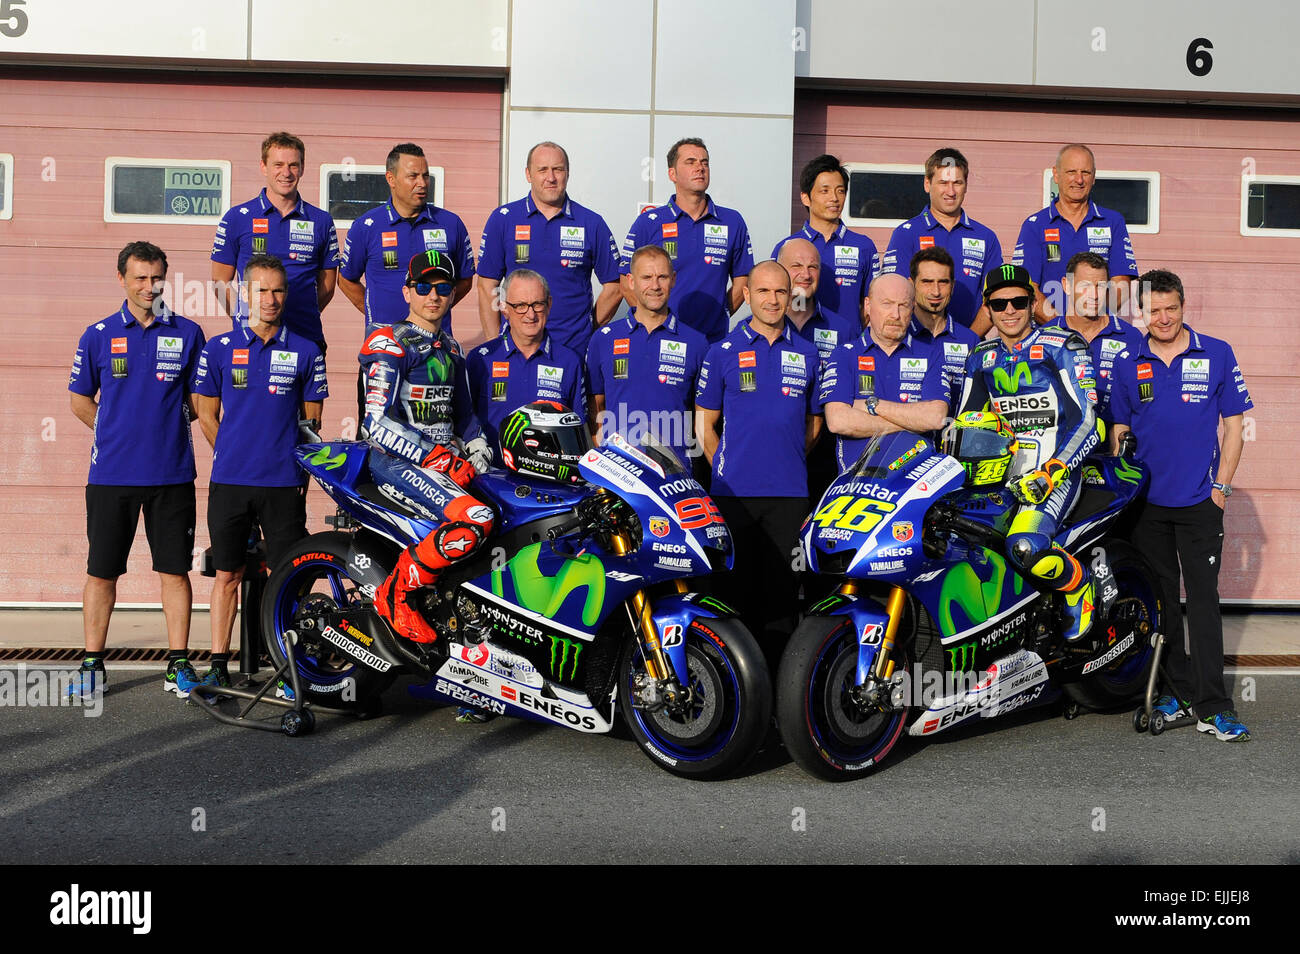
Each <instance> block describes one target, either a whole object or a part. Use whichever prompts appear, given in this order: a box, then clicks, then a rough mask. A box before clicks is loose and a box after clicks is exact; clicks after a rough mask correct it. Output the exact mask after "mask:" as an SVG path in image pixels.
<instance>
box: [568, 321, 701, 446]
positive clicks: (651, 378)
mask: <svg viewBox="0 0 1300 954" xmlns="http://www.w3.org/2000/svg"><path fill="white" fill-rule="evenodd" d="M708 347H709V343H708V342H707V341H705V340H704V336H703V335H702V334H700V333H699V332H698V331H696V330H695V329H694V328H688V327H686V324H685V322H681V321H678V320H677V316H676V315H674V314H673V313H672V312H671V311H670V312H669V313H668V318H667V319H666V320H665V321H664V323H663V324H662V325H660V326H659V327H658V328H656V329H655V330H654V331H649V332H648V331H646V328H645V325H643V324H641V322H639V321H637V320H636V318H635V317H632V316H629V317H627V318H620V319H617V320H615V321H612V322H610V323H609V324H607V325H605V327H603V328H601V329H600V331H598V332H596V334H594V335H592V338H591V344H590V345H589V346H588V347H587V373H588V375H589V376H590V380H591V393H592V394H603V395H604V396H605V413H606V414H607V415H609V417H608V418H607V423H605V424H604V426H605V430H606V431H607V432H608V431H617V432H618V433H620V434H622V435H623V436H624V437H626V438H627V439H628V440H630V441H633V442H635V441H636V440H637V439H638V438H639V437H640V436H641V434H642V433H644V432H645V431H647V430H651V431H653V432H654V434H655V436H656V437H657V438H658V440H659V441H660V443H663V444H666V445H667V446H669V447H671V448H672V450H673V452H674V453H676V454H677V456H678V457H679V458H681V460H682V463H684V464H685V463H688V462H689V460H690V458H689V454H688V451H689V449H690V446H691V444H693V443H694V430H693V419H692V413H693V412H694V410H695V384H696V381H697V380H698V378H699V374H700V365H702V364H703V363H704V354H705V352H706V351H707V350H708Z"/></svg>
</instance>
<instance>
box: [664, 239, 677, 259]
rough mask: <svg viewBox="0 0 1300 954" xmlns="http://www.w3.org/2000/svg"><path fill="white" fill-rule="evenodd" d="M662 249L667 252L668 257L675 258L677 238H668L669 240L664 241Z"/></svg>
mask: <svg viewBox="0 0 1300 954" xmlns="http://www.w3.org/2000/svg"><path fill="white" fill-rule="evenodd" d="M664 251H665V252H667V253H668V257H669V258H676V257H677V240H676V239H670V240H669V241H667V242H664Z"/></svg>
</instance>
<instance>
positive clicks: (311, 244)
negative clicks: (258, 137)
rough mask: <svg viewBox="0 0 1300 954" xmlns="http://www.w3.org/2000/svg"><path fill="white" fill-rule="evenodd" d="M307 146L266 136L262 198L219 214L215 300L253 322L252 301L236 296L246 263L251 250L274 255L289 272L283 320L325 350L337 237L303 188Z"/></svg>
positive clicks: (240, 322)
mask: <svg viewBox="0 0 1300 954" xmlns="http://www.w3.org/2000/svg"><path fill="white" fill-rule="evenodd" d="M305 161H306V149H305V147H304V146H303V143H302V140H301V139H299V138H298V137H297V136H291V135H289V134H288V133H286V132H277V133H272V134H271V135H269V136H267V137H266V139H265V140H263V142H262V176H263V177H264V178H265V179H266V187H265V188H264V189H263V190H262V192H261V194H260V195H258V196H257V197H255V198H253V199H250V200H249V201H247V202H245V203H244V204H243V205H237V206H235V207H234V208H232V209H231V210H230V211H228V212H227V213H226V214H225V215H224V216H222V217H221V224H219V225H218V226H217V235H216V238H215V239H214V240H213V242H212V280H213V282H215V283H216V284H217V288H218V289H219V292H218V295H217V301H218V302H219V303H220V304H221V306H222V307H223V308H225V309H226V313H227V314H228V315H230V316H231V318H232V319H234V326H235V327H236V328H238V327H241V326H243V327H247V326H248V302H246V301H245V300H244V299H243V297H241V296H240V295H239V290H240V289H241V288H242V287H243V284H242V283H243V275H244V268H245V267H246V266H247V265H248V260H249V259H250V258H252V257H253V256H254V255H274V256H276V257H277V258H278V259H280V261H281V262H283V263H284V267H285V269H286V271H287V272H288V275H289V296H288V299H287V301H286V303H285V311H284V316H283V318H282V321H283V324H284V326H285V327H286V328H288V329H289V330H290V331H292V332H293V333H294V334H296V335H302V336H303V337H304V338H310V339H311V340H312V341H314V342H315V343H316V346H317V347H319V348H320V349H321V352H322V353H323V352H324V351H325V331H324V328H323V327H322V326H321V312H322V311H324V310H325V306H326V305H328V304H329V303H330V299H332V298H333V297H334V286H335V283H336V281H337V280H338V269H339V240H338V235H337V234H336V233H335V231H334V219H332V218H331V217H330V215H329V213H328V212H324V211H322V210H321V209H318V208H316V206H314V205H312V204H311V203H310V202H307V201H305V200H304V199H303V197H302V196H301V195H300V194H299V192H298V186H299V184H300V183H301V181H302V169H303V163H304V162H305Z"/></svg>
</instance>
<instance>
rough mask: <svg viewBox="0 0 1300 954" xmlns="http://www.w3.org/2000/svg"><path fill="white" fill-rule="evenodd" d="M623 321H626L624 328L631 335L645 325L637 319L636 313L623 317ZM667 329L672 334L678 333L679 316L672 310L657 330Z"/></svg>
mask: <svg viewBox="0 0 1300 954" xmlns="http://www.w3.org/2000/svg"><path fill="white" fill-rule="evenodd" d="M623 321H624V322H625V325H624V328H625V330H626V332H627V334H629V335H630V334H632V333H633V332H635V331H636V330H637V329H638V328H644V327H645V326H644V325H643V324H641V322H639V321H637V320H636V315H628V316H627V317H626V318H624V319H623ZM665 329H667V331H668V333H669V334H671V335H676V334H677V316H676V315H675V314H673V312H672V311H671V310H670V311H669V312H668V317H667V318H665V319H664V321H663V324H661V325H660V326H659V327H658V328H656V329H655V331H663V330H665ZM651 334H653V332H651Z"/></svg>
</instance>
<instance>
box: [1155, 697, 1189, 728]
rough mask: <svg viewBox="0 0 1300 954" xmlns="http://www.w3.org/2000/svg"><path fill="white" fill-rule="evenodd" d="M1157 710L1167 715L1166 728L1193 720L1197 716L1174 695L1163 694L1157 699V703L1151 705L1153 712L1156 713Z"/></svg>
mask: <svg viewBox="0 0 1300 954" xmlns="http://www.w3.org/2000/svg"><path fill="white" fill-rule="evenodd" d="M1157 712H1159V713H1160V714H1161V715H1163V716H1164V717H1165V728H1166V729H1172V728H1173V727H1174V726H1176V725H1183V724H1184V723H1187V722H1191V721H1192V719H1194V718H1195V716H1193V715H1192V712H1191V710H1190V709H1188V708H1187V706H1185V705H1183V704H1182V703H1181V702H1179V701H1178V700H1177V699H1176V698H1175V697H1174V696H1161V697H1160V698H1159V699H1157V700H1156V704H1155V705H1153V706H1152V707H1151V714H1152V715H1155V714H1156V713H1157Z"/></svg>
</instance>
